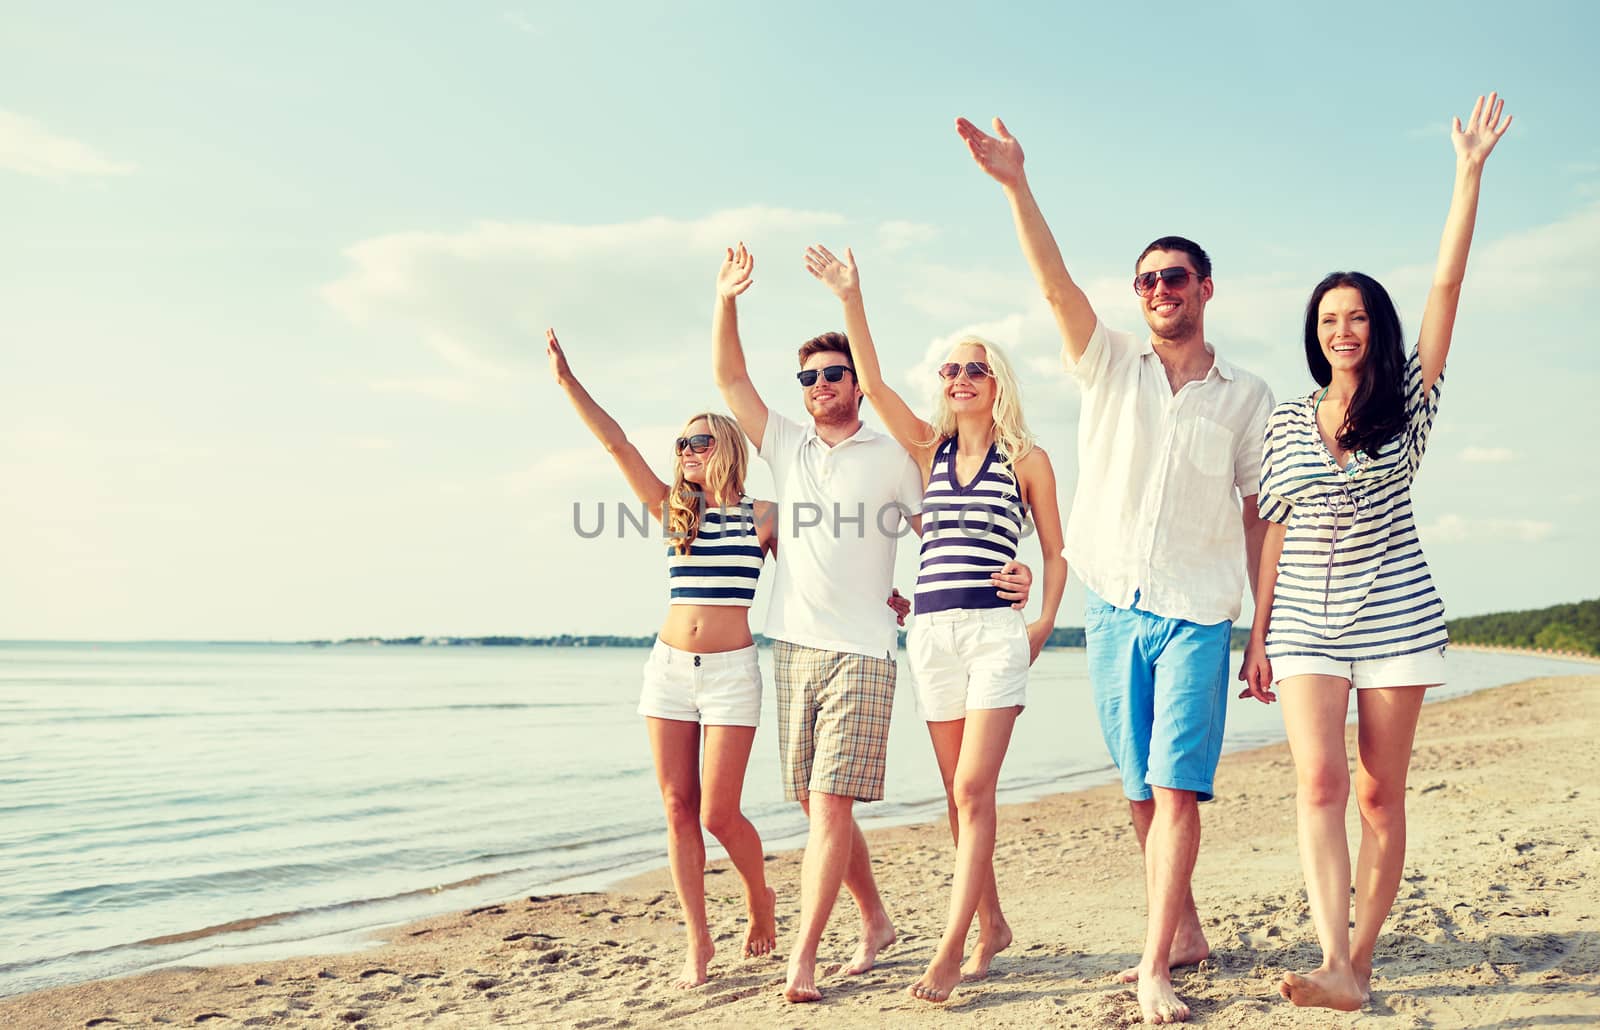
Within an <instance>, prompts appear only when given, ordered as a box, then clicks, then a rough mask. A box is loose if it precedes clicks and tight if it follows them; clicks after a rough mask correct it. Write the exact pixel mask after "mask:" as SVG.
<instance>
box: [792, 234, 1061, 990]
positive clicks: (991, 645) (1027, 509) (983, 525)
mask: <svg viewBox="0 0 1600 1030" xmlns="http://www.w3.org/2000/svg"><path fill="white" fill-rule="evenodd" d="M805 262H806V268H807V270H808V271H810V273H811V274H812V275H813V276H815V277H816V278H817V279H819V280H820V281H821V282H822V283H823V284H824V285H826V286H827V287H828V288H829V289H830V290H831V291H832V292H833V294H834V295H835V296H836V297H838V298H839V300H840V301H841V302H842V303H843V305H844V320H845V335H846V336H848V337H849V339H850V347H851V351H852V354H853V356H854V360H855V369H856V379H857V381H858V382H859V384H860V386H861V390H862V392H863V393H865V394H866V397H867V400H869V401H871V402H872V406H873V410H875V411H876V412H877V413H878V416H879V417H880V418H882V419H883V421H884V424H885V425H886V426H887V427H888V429H889V432H890V433H891V434H892V435H893V436H894V438H895V439H896V440H897V441H899V443H900V445H901V446H902V447H904V448H905V449H906V452H907V453H908V454H910V455H911V458H912V460H913V461H914V462H915V463H916V465H917V467H918V468H919V469H921V471H922V482H923V489H924V493H923V510H922V561H921V569H920V571H919V573H918V576H917V590H916V598H915V606H916V607H915V613H916V614H915V617H914V618H913V620H912V625H911V631H910V635H909V637H908V638H907V641H906V650H907V652H908V655H909V657H910V660H911V673H912V678H913V680H914V681H915V683H916V688H917V700H918V703H919V707H921V709H922V714H923V718H924V719H925V720H926V721H927V723H928V733H929V735H930V737H931V738H932V740H933V750H934V754H935V756H936V757H937V759H938V762H939V771H940V774H941V775H942V777H943V780H944V787H945V797H946V803H947V807H948V811H949V817H950V828H951V831H952V833H953V834H954V835H955V837H956V863H955V880H954V883H953V885H952V888H951V897H950V913H949V919H948V922H947V923H946V927H945V932H944V936H943V938H942V940H941V941H940V944H939V947H938V949H937V951H936V952H935V954H934V957H933V961H932V962H931V963H930V964H929V966H928V968H927V970H926V971H925V972H924V973H923V975H922V976H921V978H920V979H918V980H917V981H916V982H915V983H913V984H911V985H910V987H909V988H908V991H909V993H910V994H911V995H912V996H913V997H915V998H920V999H922V1000H924V1001H936V1002H942V1001H944V1000H946V999H948V998H949V997H950V994H951V992H952V991H953V990H954V989H955V986H956V984H958V983H959V982H960V981H961V980H962V979H963V978H977V977H982V976H985V975H987V973H988V970H989V964H990V962H991V960H992V959H993V958H994V956H995V954H996V953H998V952H999V951H1001V950H1002V949H1004V948H1005V947H1006V946H1007V945H1009V944H1010V943H1011V928H1010V926H1009V925H1007V923H1006V920H1005V915H1004V914H1003V912H1002V911H1001V908H1000V899H999V895H998V892H997V889H996V886H995V879H994V836H995V785H996V783H997V781H998V780H999V777H1000V765H1001V763H1002V761H1004V759H1005V754H1006V747H1007V745H1008V744H1009V743H1010V740H1011V730H1012V727H1013V725H1014V724H1015V721H1016V718H1017V715H1018V713H1020V712H1021V711H1022V706H1023V702H1024V700H1025V690H1026V685H1027V677H1028V667H1029V665H1031V664H1032V662H1033V660H1034V659H1035V658H1037V657H1038V656H1039V650H1040V648H1042V647H1043V646H1044V642H1045V640H1046V639H1047V638H1048V637H1049V636H1050V631H1051V629H1053V628H1054V625H1055V617H1056V611H1057V609H1058V608H1059V607H1060V605H1061V594H1062V591H1063V589H1064V588H1065V586H1066V581H1067V563H1066V559H1064V558H1062V557H1061V547H1062V534H1061V516H1060V512H1059V510H1058V507H1057V502H1056V479H1055V471H1054V470H1053V469H1052V468H1051V465H1050V459H1049V457H1048V456H1046V454H1045V452H1044V451H1043V450H1041V449H1040V448H1038V447H1037V446H1035V445H1034V442H1033V438H1032V436H1031V435H1030V434H1029V433H1028V430H1027V426H1026V424H1025V423H1024V421H1023V418H1022V408H1021V404H1020V401H1019V397H1018V389H1017V381H1016V377H1015V376H1014V375H1013V374H1012V371H1011V366H1010V364H1009V362H1007V360H1006V357H1005V354H1004V353H1003V352H1002V351H1001V350H1000V348H999V347H996V346H995V345H994V344H991V343H986V342H985V341H982V340H978V339H975V338H969V339H966V340H963V341H962V342H961V343H958V344H957V345H956V346H955V347H953V348H952V349H951V351H950V353H949V355H948V356H947V357H946V358H945V360H944V362H942V363H941V364H940V366H939V368H938V374H939V377H940V378H939V380H938V382H939V383H940V386H941V390H940V393H939V395H938V400H937V407H936V410H935V413H934V416H933V418H932V420H931V421H924V420H923V419H921V418H919V417H917V415H916V414H914V413H913V412H912V410H911V408H910V407H909V406H908V405H907V404H906V402H905V401H904V400H902V399H901V397H900V395H899V394H897V393H895V391H894V390H892V389H890V388H889V386H888V385H887V384H886V383H885V382H884V380H883V373H882V370H881V368H880V366H879V362H878V354H877V349H876V347H875V345H874V344H873V341H872V334H871V332H870V331H869V330H868V328H867V316H866V308H865V306H864V305H863V303H862V299H861V287H860V276H859V274H858V271H857V268H856V262H855V256H854V254H852V253H851V252H850V251H849V250H846V251H845V256H844V260H843V261H840V260H839V259H838V258H836V257H834V256H833V254H831V253H829V251H828V250H827V248H825V247H822V246H816V247H812V248H810V249H808V250H807V251H806V255H805ZM930 378H931V376H930ZM1029 513H1031V514H1032V517H1033V524H1034V527H1035V528H1037V530H1038V533H1039V545H1040V548H1041V551H1042V554H1043V560H1044V610H1043V612H1042V613H1041V614H1040V617H1039V619H1038V620H1036V621H1035V622H1033V623H1031V624H1029V623H1026V622H1025V621H1024V620H1023V618H1022V615H1021V613H1020V612H1018V611H1014V610H1012V607H1011V604H1010V603H1009V602H1008V601H1006V600H1003V599H1002V598H1000V597H999V596H998V595H997V593H996V591H995V588H994V585H993V583H992V582H991V579H990V577H991V576H992V575H993V574H994V573H995V572H998V571H999V570H1000V569H1001V568H1002V567H1004V566H1005V565H1006V564H1007V563H1008V562H1009V561H1011V560H1013V559H1015V558H1016V551H1017V543H1018V540H1019V539H1020V538H1021V537H1022V536H1023V535H1025V534H1026V532H1027V528H1028V527H1027V517H1028V515H1029ZM974 916H976V918H977V920H978V944H977V948H976V949H975V950H974V952H973V954H972V955H971V956H970V958H968V959H967V962H966V964H965V965H963V964H962V959H963V957H964V949H965V946H966V940H967V932H968V930H969V929H970V928H971V925H972V920H973V918H974Z"/></svg>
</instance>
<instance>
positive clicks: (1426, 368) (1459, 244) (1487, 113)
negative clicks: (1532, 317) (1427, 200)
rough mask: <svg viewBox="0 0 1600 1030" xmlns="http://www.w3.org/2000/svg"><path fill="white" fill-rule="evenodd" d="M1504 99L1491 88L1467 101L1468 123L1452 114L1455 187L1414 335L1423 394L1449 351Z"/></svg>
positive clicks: (1508, 121)
mask: <svg viewBox="0 0 1600 1030" xmlns="http://www.w3.org/2000/svg"><path fill="white" fill-rule="evenodd" d="M1504 109H1505V101H1504V100H1500V99H1498V98H1497V97H1496V95H1495V94H1493V93H1490V94H1489V99H1488V101H1487V102H1485V101H1484V99H1483V97H1479V98H1478V102H1477V103H1476V104H1474V105H1473V107H1472V114H1471V115H1469V116H1468V117H1467V126H1466V128H1465V129H1463V128H1462V127H1461V119H1459V118H1457V119H1455V123H1454V125H1452V126H1451V129H1450V142H1451V143H1452V144H1453V145H1454V146H1455V151H1456V179H1455V187H1454V189H1453V190H1452V191H1451V194H1450V213H1449V214H1448V215H1446V216H1445V220H1444V236H1443V237H1442V238H1441V239H1440V240H1439V263H1438V265H1436V266H1435V268H1434V272H1433V287H1432V288H1431V289H1430V290H1429V291H1428V306H1427V308H1426V309H1424V311H1423V313H1422V332H1421V334H1420V335H1419V336H1418V337H1417V354H1418V356H1419V357H1420V358H1421V361H1422V394H1423V396H1424V397H1426V396H1427V395H1428V393H1429V392H1431V391H1432V390H1433V384H1434V381H1435V380H1436V379H1438V378H1439V375H1440V373H1442V372H1443V371H1444V362H1445V358H1446V357H1448V356H1449V354H1450V337H1451V335H1452V333H1453V332H1454V330H1455V325H1456V306H1457V305H1458V304H1460V302H1461V282H1462V280H1463V279H1464V278H1466V274H1467V251H1469V250H1471V249H1472V230H1473V227H1474V226H1475V225H1476V223H1477V220H1478V188H1479V186H1480V185H1481V184H1482V182H1483V163H1484V162H1485V161H1486V160H1488V157H1489V154H1490V153H1491V152H1492V151H1493V150H1494V146H1495V144H1496V143H1499V142H1500V137H1501V136H1504V135H1505V134H1506V130H1507V129H1509V128H1511V116H1510V115H1507V116H1506V117H1505V121H1504V123H1502V122H1501V118H1500V116H1501V113H1502V111H1504Z"/></svg>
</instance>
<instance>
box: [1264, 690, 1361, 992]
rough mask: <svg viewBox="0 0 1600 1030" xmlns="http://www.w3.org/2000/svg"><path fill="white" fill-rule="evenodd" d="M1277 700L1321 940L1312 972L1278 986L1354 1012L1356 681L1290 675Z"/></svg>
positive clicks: (1291, 976)
mask: <svg viewBox="0 0 1600 1030" xmlns="http://www.w3.org/2000/svg"><path fill="white" fill-rule="evenodd" d="M1278 699H1279V701H1280V702H1281V703H1282V704H1283V725H1284V729H1285V731H1286V732H1287V735H1288V737H1289V750H1290V752H1291V753H1292V754H1293V755H1294V770H1295V783H1296V788H1297V789H1296V800H1295V807H1296V810H1297V812H1298V822H1299V839H1300V868H1301V869H1302V870H1304V872H1305V877H1306V899H1307V901H1308V903H1309V904H1310V907H1311V922H1312V924H1313V925H1314V926H1315V927H1316V928H1317V941H1318V943H1319V944H1321V945H1322V964H1321V965H1320V966H1318V967H1317V968H1316V969H1315V970H1313V971H1311V972H1309V973H1289V974H1287V975H1286V976H1284V978H1283V982H1282V983H1281V984H1279V986H1278V992H1279V993H1280V994H1282V995H1283V996H1284V997H1285V998H1288V999H1289V1000H1290V1001H1292V1002H1294V1003H1295V1004H1296V1005H1301V1006H1313V1007H1318V1008H1331V1009H1339V1010H1341V1011H1344V1012H1353V1011H1355V1010H1356V1009H1358V1008H1360V1007H1361V1002H1362V1001H1363V997H1362V992H1361V989H1360V987H1359V985H1358V984H1357V982H1356V977H1355V974H1354V973H1353V972H1352V971H1351V968H1350V842H1349V840H1348V839H1347V838H1346V836H1345V832H1344V814H1345V809H1346V807H1347V805H1348V803H1349V801H1350V764H1349V761H1350V760H1349V757H1348V756H1347V755H1346V754H1345V748H1344V722H1345V714H1346V713H1347V712H1348V711H1349V707H1350V681H1349V680H1346V679H1342V678H1340V677H1337V676H1313V675H1307V676H1290V677H1288V678H1287V679H1285V680H1284V681H1283V682H1282V683H1280V684H1279V685H1278Z"/></svg>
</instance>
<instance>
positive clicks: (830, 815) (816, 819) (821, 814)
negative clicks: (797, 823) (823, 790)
mask: <svg viewBox="0 0 1600 1030" xmlns="http://www.w3.org/2000/svg"><path fill="white" fill-rule="evenodd" d="M807 814H808V815H810V816H811V824H812V825H813V826H815V825H818V824H821V825H823V826H828V827H839V826H848V825H850V822H851V821H852V820H853V819H854V818H855V799H854V798H847V797H843V796H841V795H838V794H812V795H811V806H810V808H809V809H808V810H807Z"/></svg>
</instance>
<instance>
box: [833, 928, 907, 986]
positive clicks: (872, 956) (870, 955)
mask: <svg viewBox="0 0 1600 1030" xmlns="http://www.w3.org/2000/svg"><path fill="white" fill-rule="evenodd" d="M894 940H895V938H894V924H893V923H891V922H889V917H888V916H887V915H882V916H879V921H878V922H876V923H873V924H871V925H870V926H864V927H862V928H861V943H860V944H858V945H856V953H855V954H854V955H852V956H850V961H849V962H848V963H846V964H845V967H844V968H843V969H842V970H840V972H842V973H844V975H845V976H855V975H857V974H858V973H865V972H866V971H867V970H869V969H871V968H872V967H873V966H874V965H876V964H877V961H878V952H880V951H882V950H883V949H884V948H887V947H888V946H889V945H891V944H893V943H894Z"/></svg>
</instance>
